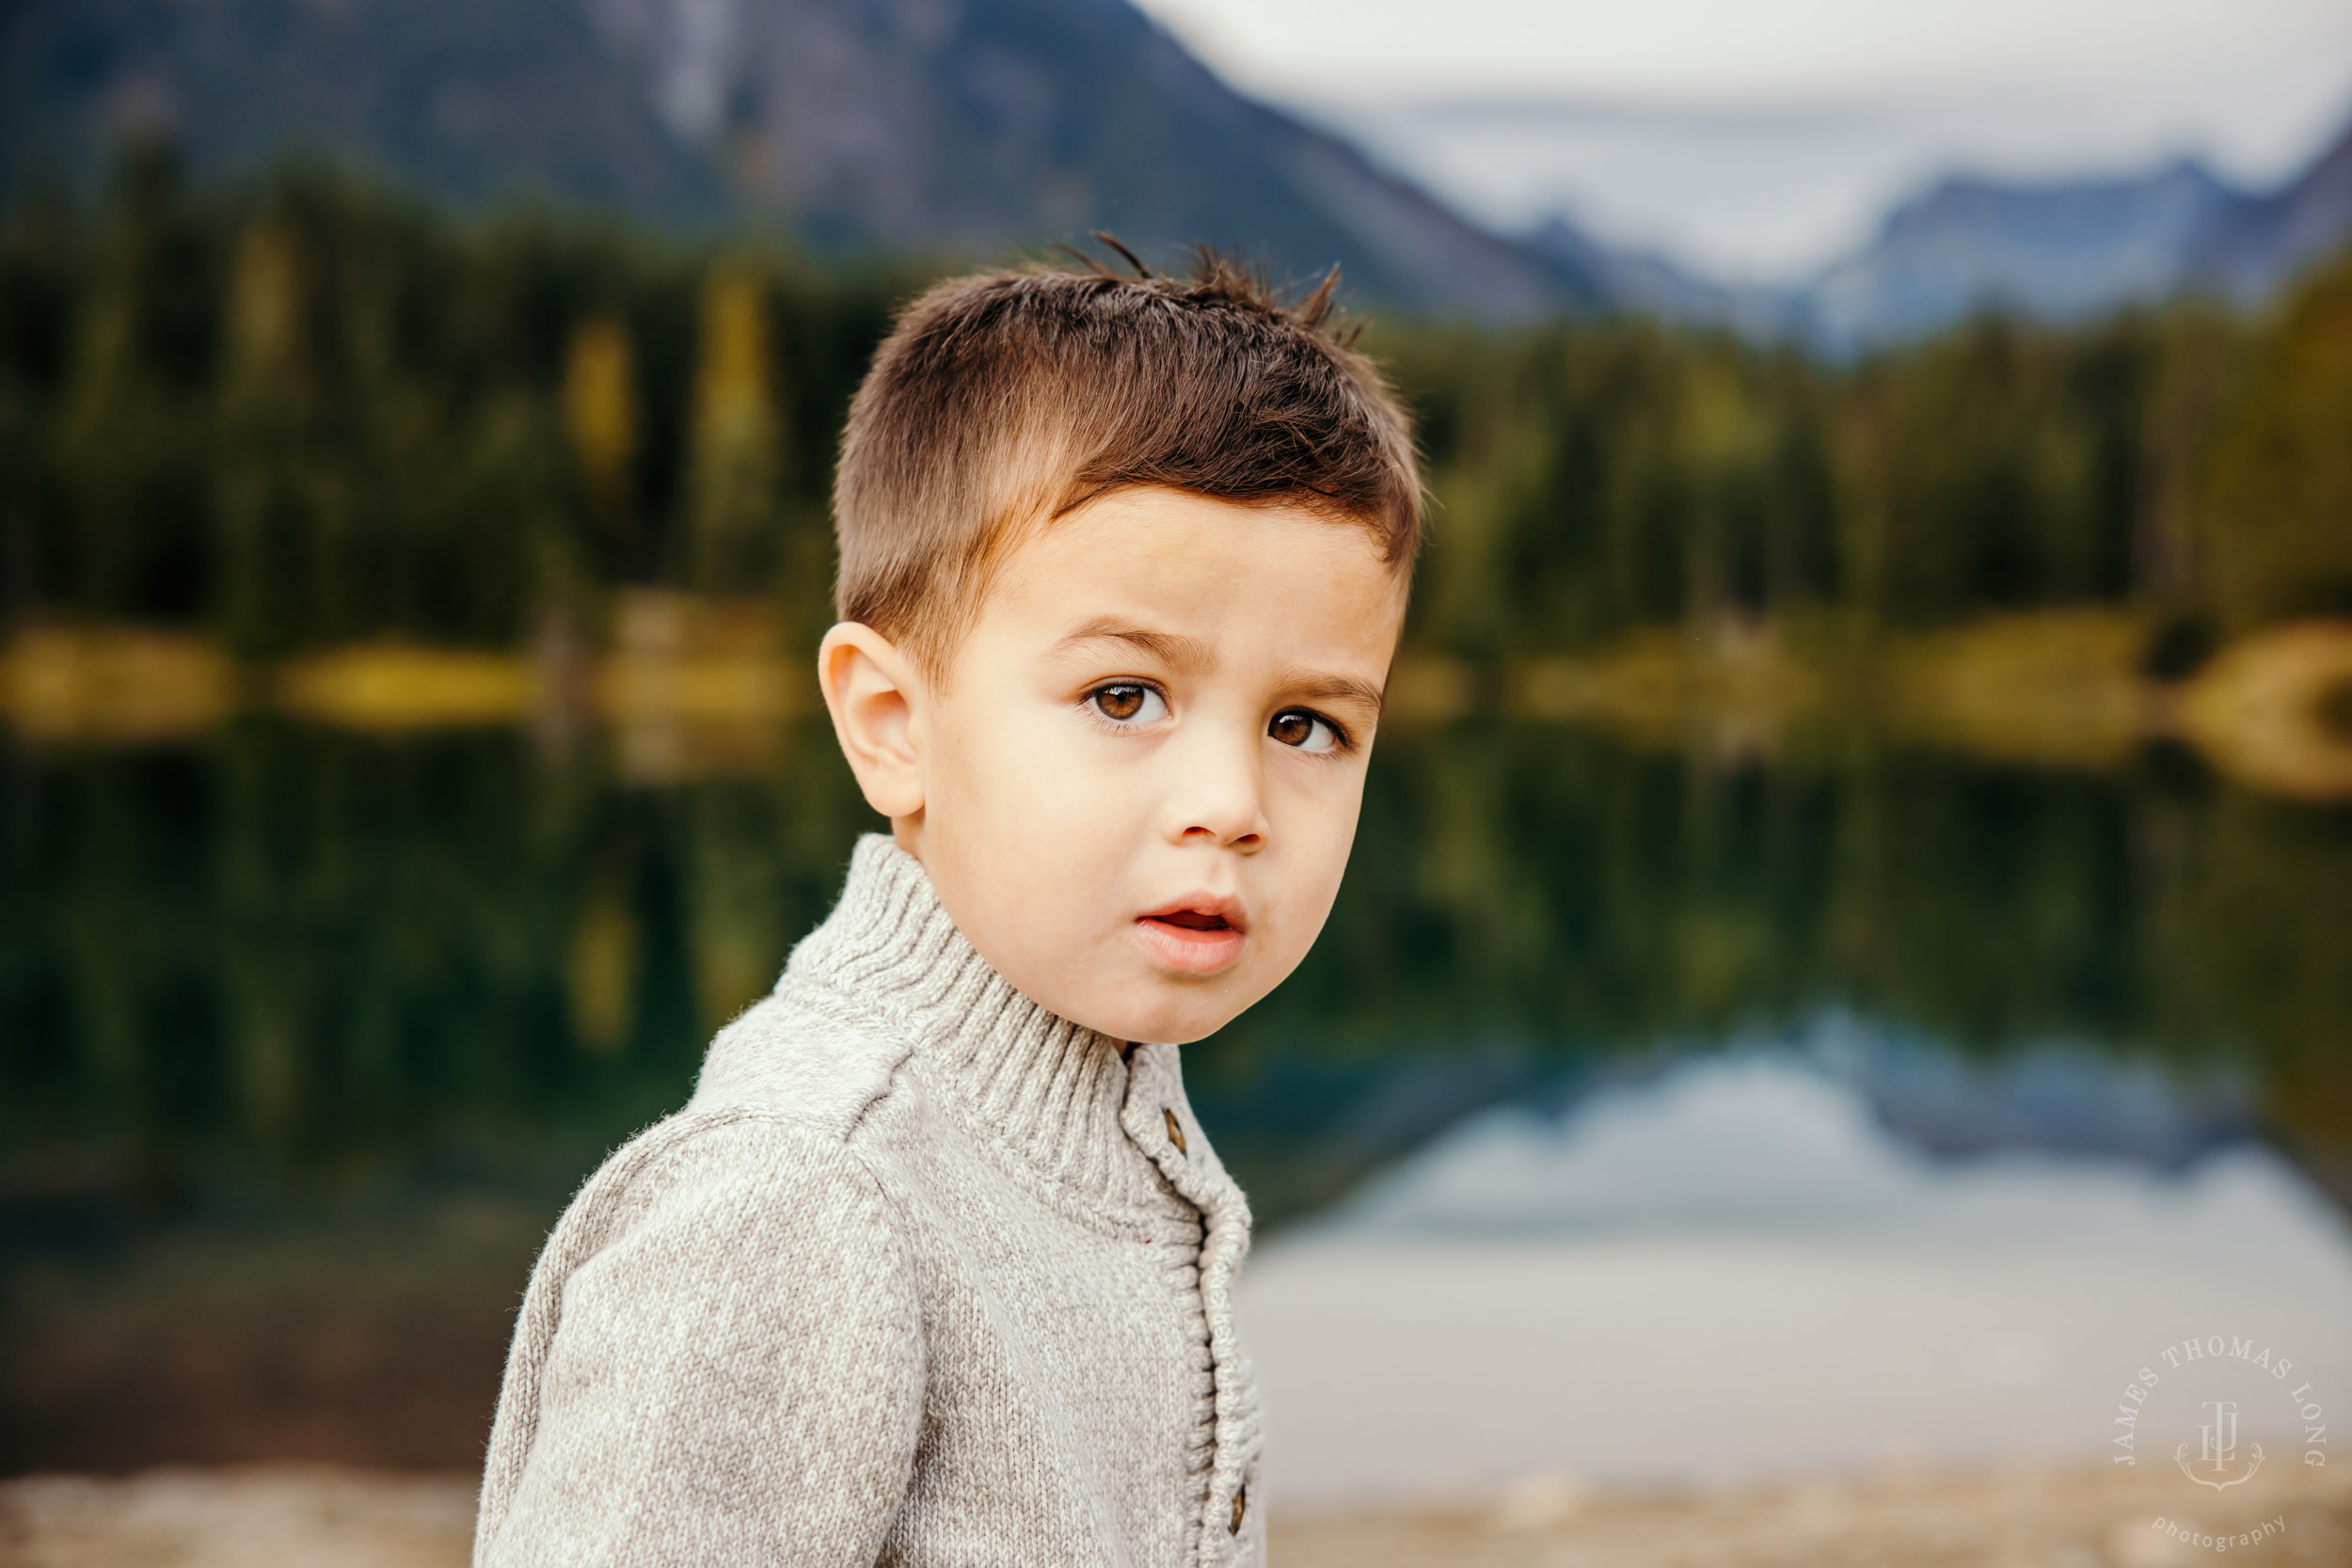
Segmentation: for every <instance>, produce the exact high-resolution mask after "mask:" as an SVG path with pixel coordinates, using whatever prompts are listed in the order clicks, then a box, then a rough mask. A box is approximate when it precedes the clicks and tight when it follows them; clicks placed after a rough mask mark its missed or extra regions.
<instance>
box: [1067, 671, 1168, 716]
mask: <svg viewBox="0 0 2352 1568" xmlns="http://www.w3.org/2000/svg"><path fill="white" fill-rule="evenodd" d="M1087 702H1088V704H1089V705H1090V706H1091V707H1092V708H1093V709H1094V711H1095V712H1097V713H1099V714H1101V715H1102V716H1103V717H1104V718H1105V719H1108V720H1110V721H1112V722H1114V723H1119V724H1150V723H1153V722H1156V721H1159V720H1162V719H1165V718H1167V717H1168V699H1167V698H1166V697H1164V696H1162V695H1161V694H1160V693H1159V692H1158V691H1157V690H1155V689H1153V688H1152V687H1148V686H1145V685H1143V684H1142V683H1141V682H1139V681H1116V682H1113V683H1112V684H1111V685H1109V686H1098V687H1096V688H1095V689H1093V690H1091V691H1089V692H1088V693H1087Z"/></svg>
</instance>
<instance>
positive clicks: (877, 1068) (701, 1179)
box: [474, 836, 1265, 1568]
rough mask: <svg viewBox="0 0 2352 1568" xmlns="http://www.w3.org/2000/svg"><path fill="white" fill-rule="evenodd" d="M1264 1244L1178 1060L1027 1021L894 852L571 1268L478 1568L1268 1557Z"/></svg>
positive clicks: (673, 1125)
mask: <svg viewBox="0 0 2352 1568" xmlns="http://www.w3.org/2000/svg"><path fill="white" fill-rule="evenodd" d="M1248 1245H1249V1210H1248V1205H1247V1204H1246V1203H1245V1202H1244V1201H1243V1199H1242V1196H1241V1192H1240V1190H1239V1189H1238V1188H1237V1187H1235V1186H1234V1185H1233V1182H1232V1179H1231V1178H1230V1177H1228V1176H1227V1175H1226V1174H1225V1169H1224V1167H1223V1166H1222V1165H1220V1164H1218V1163H1217V1158H1216V1154H1215V1153H1214V1152H1213V1151H1212V1150H1211V1149H1210V1148H1209V1141H1208V1139H1207V1138H1206V1137H1205V1136H1204V1135H1203V1134H1202V1133H1201V1131H1200V1124H1199V1123H1198V1122H1197V1121H1195V1120H1194V1119H1193V1115H1192V1108H1191V1106H1190V1105H1188V1104H1187V1103H1186V1102H1185V1100H1184V1081H1183V1078H1182V1075H1181V1072H1180V1070H1179V1067H1178V1062H1177V1052H1176V1049H1175V1048H1174V1047H1173V1046H1160V1045H1136V1046H1135V1047H1134V1048H1133V1050H1132V1051H1131V1052H1127V1053H1122V1050H1121V1047H1120V1042H1118V1041H1115V1040H1111V1039H1107V1038H1105V1037H1103V1036H1101V1035H1097V1034H1095V1033H1093V1032H1092V1031H1091V1030H1088V1029H1083V1028H1080V1027H1078V1026H1076V1025H1074V1024H1072V1023H1070V1022H1066V1021H1064V1020H1062V1019H1059V1018H1057V1017H1055V1016H1054V1015H1053V1014H1051V1013H1049V1012H1047V1011H1046V1010H1045V1009H1044V1008H1042V1007H1041V1006H1038V1005H1037V1004H1036V1003H1034V1002H1031V1001H1030V1000H1029V999H1028V998H1026V997H1025V996H1023V995H1022V994H1021V993H1020V992H1019V991H1017V990H1014V989H1013V988H1012V987H1011V986H1010V985H1009V984H1008V983H1007V982H1006V981H1005V980H1004V979H1003V977H1002V976H1000V975H998V974H996V973H995V972H994V971H993V970H992V969H991V968H990V967H989V966H988V964H987V962H986V961H985V960H983V959H982V958H980V956H979V954H978V953H977V952H975V951H974V950H973V948H972V945H971V943H969V942H966V941H965V940H964V939H963V936H962V934H961V932H959V931H958V930H957V929H956V927H955V924H954V922H952V921H951V920H949V919H948V917H947V913H946V911H945V910H944V909H942V908H941V907H940V903H939V900H938V897H937V896H936V895H934V894H933V893H932V891H931V885H930V879H929V878H928V877H927V876H926V875H925V874H924V871H923V868H922V866H921V864H920V863H917V862H916V861H915V860H914V858H913V857H911V856H909V855H908V854H906V853H905V852H904V851H903V850H901V849H899V848H898V846H897V845H895V844H893V843H892V842H891V841H890V840H889V839H887V838H882V837H878V836H877V837H868V838H866V839H864V840H862V841H861V842H860V843H859V845H858V847H857V852H856V855H855V857H854V859H853V860H852V862H851V863H850V878H849V883H848V886H847V887H846V888H845V889H844V891H843V893H842V895H841V902H840V904H839V905H838V906H837V907H836V908H835V909H834V912H833V914H832V916H831V917H830V918H828V919H827V920H826V921H825V923H824V924H823V925H822V926H820V927H818V928H817V930H816V931H815V932H813V933H811V934H810V936H809V937H808V938H807V940H805V941H804V942H802V943H801V944H800V946H799V947H798V948H796V949H794V951H793V954H792V958H791V961H790V962H789V963H788V964H787V966H786V968H785V972H784V977H783V978H782V979H781V980H779V981H778V982H777V984H776V989H775V991H774V992H773V994H771V995H770V996H769V997H767V998H766V999H765V1000H763V1001H761V1002H759V1003H758V1004H757V1005H755V1006H753V1007H752V1008H751V1009H750V1010H749V1011H747V1012H745V1013H744V1014H743V1015H742V1016H741V1017H740V1018H739V1019H737V1020H736V1021H735V1022H733V1023H731V1024H729V1025H728V1026H727V1027H726V1028H725V1029H724V1030H723V1031H722V1032H721V1033H720V1035H719V1037H718V1038H717V1040H715V1041H714V1042H713V1043H712V1045H711V1048H710V1053H709V1055H708V1057H707V1059H706V1060H705V1062H704V1064H703V1070H702V1079H701V1082H700V1084H699V1085H697V1086H696V1088H695V1091H694V1097H693V1099H692V1100H691V1101H690V1102H689V1103H688V1105H687V1107H686V1108H685V1109H684V1110H683V1111H680V1112H679V1113H678V1114H676V1115H675V1116H673V1117H669V1118H668V1119H667V1120H665V1121H662V1122H660V1123H659V1124H658V1125H656V1126H654V1127H652V1128H651V1129H649V1130H647V1131H646V1132H643V1133H641V1134H640V1135H639V1136H637V1137H636V1138H635V1139H633V1140H631V1141H630V1142H629V1143H628V1146H627V1147H625V1148H622V1149H621V1150H620V1151H619V1152H618V1153H616V1154H614V1155H613V1156H612V1158H611V1159H610V1160H608V1161H606V1162H605V1164H604V1165H603V1167H602V1168H601V1169H599V1170H598V1171H597V1172H596V1175H595V1176H593V1177H591V1178H590V1179H589V1180H588V1182H587V1185H585V1186H584V1187H582V1188H581V1189H580V1196H578V1197H576V1198H575V1199H573V1201H572V1205H571V1207H570V1208H569V1209H568V1210H566V1211H565V1212H564V1217H563V1219H562V1220H561V1221H559V1222H558V1223H557V1225H556V1227H555V1231H554V1234H553V1235H552V1236H550V1237H549V1238H548V1244H547V1250H546V1251H545V1252H544V1253H542V1254H541V1256H540V1259H539V1263H538V1266H537V1267H536V1268H535V1269H534V1270H533V1271H532V1276H531V1288H530V1291H529V1292H528V1293H527V1294H526V1295H525V1297H524V1299H523V1308H522V1317H521V1320H520V1322H519V1323H517V1324H516V1331H515V1345H514V1350H513V1352H512V1354H511V1355H510V1356H509V1358H508V1362H507V1368H506V1382H505V1387H504V1389H503V1390H502V1391H501V1395H500V1399H499V1410H498V1421H497V1424H496V1426H495V1427H494V1428H493V1430H492V1432H491V1434H490V1451H489V1460H488V1465H487V1468H486V1470H485V1474H484V1477H483V1483H482V1507H481V1514H480V1520H479V1523H478V1524H477V1526H476V1533H475V1538H474V1561H475V1562H476V1563H477V1564H480V1565H483V1568H491V1565H496V1568H520V1565H524V1564H567V1565H568V1564H620V1563H628V1564H646V1565H664V1564H688V1563H692V1564H698V1565H701V1564H709V1565H724V1564H736V1563H741V1564H753V1563H758V1564H787V1563H789V1564H820V1563H821V1564H828V1565H831V1564H866V1563H877V1562H879V1563H889V1564H903V1565H906V1568H948V1565H950V1564H952V1565H954V1568H993V1565H1006V1568H1010V1565H1013V1564H1022V1565H1025V1568H1049V1565H1061V1564H1071V1565H1076V1564H1088V1565H1093V1564H1105V1565H1107V1564H1119V1565H1121V1568H1179V1565H1183V1568H1210V1565H1224V1564H1247V1563H1261V1562H1263V1560H1264V1552H1265V1547H1264V1533H1263V1508H1262V1506H1261V1503H1262V1500H1263V1499H1262V1498H1261V1497H1259V1495H1258V1488H1257V1485H1256V1471H1257V1465H1258V1450H1259V1422H1258V1404H1257V1393H1256V1386H1255V1384H1254V1382H1253V1380H1252V1378H1251V1376H1250V1372H1249V1366H1248V1362H1247V1360H1245V1359H1244V1358H1243V1356H1242V1354H1241V1352H1240V1350H1239V1348H1238V1347H1237V1346H1236V1345H1235V1344H1234V1340H1233V1322H1232V1287H1233V1275H1234V1271H1235V1270H1236V1269H1237V1268H1238V1267H1239V1266H1240V1263H1241V1259H1242V1255H1243V1254H1244V1253H1245V1252H1246V1251H1247V1250H1248Z"/></svg>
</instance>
